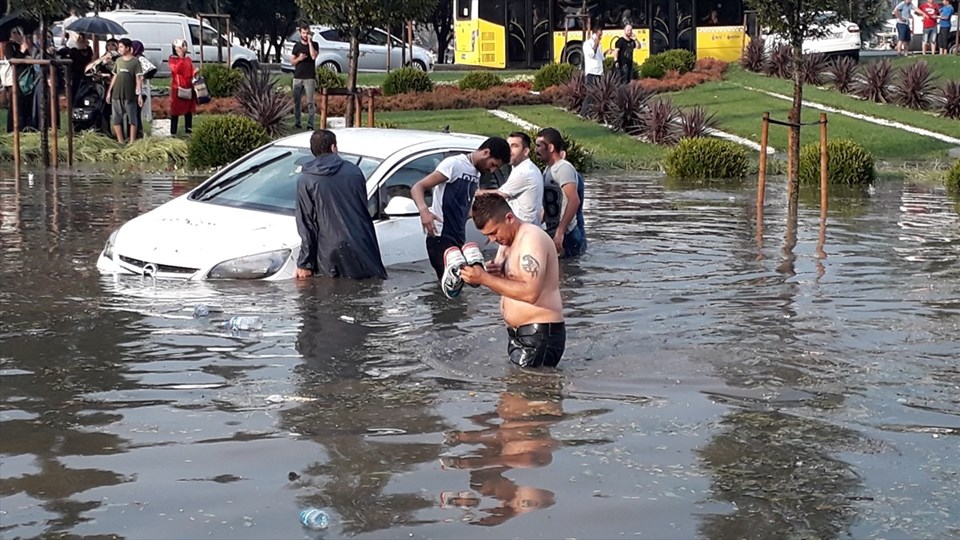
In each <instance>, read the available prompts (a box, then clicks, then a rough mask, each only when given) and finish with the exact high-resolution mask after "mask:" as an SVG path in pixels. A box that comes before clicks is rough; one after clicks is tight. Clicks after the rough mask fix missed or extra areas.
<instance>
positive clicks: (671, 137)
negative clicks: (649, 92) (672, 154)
mask: <svg viewBox="0 0 960 540" xmlns="http://www.w3.org/2000/svg"><path fill="white" fill-rule="evenodd" d="M676 119H677V110H676V109H674V108H673V102H672V101H670V98H661V99H658V100H656V101H654V102H652V103H650V105H649V107H647V110H646V111H644V113H643V130H642V133H641V135H642V136H643V137H644V138H646V139H647V140H648V141H650V142H652V143H654V144H676V143H677V141H678V140H680V131H679V129H678V128H677V125H676Z"/></svg>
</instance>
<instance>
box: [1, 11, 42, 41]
mask: <svg viewBox="0 0 960 540" xmlns="http://www.w3.org/2000/svg"><path fill="white" fill-rule="evenodd" d="M18 26H19V27H21V28H23V31H24V32H26V33H28V34H29V33H30V32H33V31H34V30H35V29H36V28H37V26H38V24H37V21H35V20H32V19H29V18H27V17H26V16H25V15H24V14H23V13H10V14H8V15H5V16H4V17H3V18H2V19H0V41H10V31H11V30H13V29H14V28H16V27H18Z"/></svg>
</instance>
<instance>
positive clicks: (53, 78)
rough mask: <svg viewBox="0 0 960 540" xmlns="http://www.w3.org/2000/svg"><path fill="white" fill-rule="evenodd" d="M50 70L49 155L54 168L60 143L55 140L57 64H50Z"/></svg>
mask: <svg viewBox="0 0 960 540" xmlns="http://www.w3.org/2000/svg"><path fill="white" fill-rule="evenodd" d="M47 69H49V70H50V75H49V77H48V79H49V81H50V136H51V139H52V141H51V144H50V157H51V158H53V159H52V160H51V163H52V164H53V168H54V169H56V168H57V167H59V166H60V144H59V141H57V122H58V121H59V120H60V99H59V96H58V95H57V66H54V65H53V64H50V65H49V66H48V68H47Z"/></svg>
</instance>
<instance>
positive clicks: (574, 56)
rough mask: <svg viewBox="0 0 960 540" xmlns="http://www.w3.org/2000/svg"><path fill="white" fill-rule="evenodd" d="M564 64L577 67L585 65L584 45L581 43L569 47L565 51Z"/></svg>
mask: <svg viewBox="0 0 960 540" xmlns="http://www.w3.org/2000/svg"><path fill="white" fill-rule="evenodd" d="M561 58H562V59H563V61H564V62H566V63H568V64H571V65H573V66H576V67H580V66H582V65H583V44H581V43H571V44H569V45H567V48H566V49H564V50H563V56H562V57H561Z"/></svg>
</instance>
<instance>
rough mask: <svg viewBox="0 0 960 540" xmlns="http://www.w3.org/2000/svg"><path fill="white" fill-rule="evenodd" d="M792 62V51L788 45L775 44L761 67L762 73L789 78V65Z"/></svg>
mask: <svg viewBox="0 0 960 540" xmlns="http://www.w3.org/2000/svg"><path fill="white" fill-rule="evenodd" d="M792 64H793V51H792V50H791V49H790V46H789V45H777V46H776V47H774V48H773V50H772V51H770V56H769V57H768V58H767V63H766V65H765V66H764V68H763V71H764V73H766V74H767V75H770V76H771V77H780V78H781V79H789V78H790V77H791V70H790V68H791V66H792Z"/></svg>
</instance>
